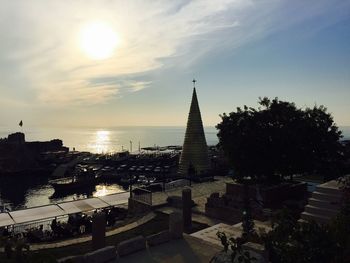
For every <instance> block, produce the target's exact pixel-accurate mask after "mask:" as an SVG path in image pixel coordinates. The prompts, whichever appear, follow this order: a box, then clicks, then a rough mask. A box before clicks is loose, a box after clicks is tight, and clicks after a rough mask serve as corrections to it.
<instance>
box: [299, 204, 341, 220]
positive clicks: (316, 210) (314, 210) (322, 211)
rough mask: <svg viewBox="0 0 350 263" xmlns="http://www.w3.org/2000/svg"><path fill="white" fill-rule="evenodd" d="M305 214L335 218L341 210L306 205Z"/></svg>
mask: <svg viewBox="0 0 350 263" xmlns="http://www.w3.org/2000/svg"><path fill="white" fill-rule="evenodd" d="M305 212H307V213H310V214H318V215H322V216H326V217H330V218H332V217H335V216H336V215H337V214H338V213H339V210H334V209H326V208H323V207H317V206H312V205H306V206H305Z"/></svg>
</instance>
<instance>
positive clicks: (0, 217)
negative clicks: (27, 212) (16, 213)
mask: <svg viewBox="0 0 350 263" xmlns="http://www.w3.org/2000/svg"><path fill="white" fill-rule="evenodd" d="M13 224H15V222H14V221H13V220H12V218H11V217H10V216H9V214H8V213H1V214H0V227H2V226H9V225H13Z"/></svg>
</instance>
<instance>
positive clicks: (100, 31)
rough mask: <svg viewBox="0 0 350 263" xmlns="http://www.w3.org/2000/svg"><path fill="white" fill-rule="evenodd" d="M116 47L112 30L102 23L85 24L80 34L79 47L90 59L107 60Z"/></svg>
mask: <svg viewBox="0 0 350 263" xmlns="http://www.w3.org/2000/svg"><path fill="white" fill-rule="evenodd" d="M117 45H118V36H117V33H116V32H115V31H114V30H113V28H112V27H111V26H110V25H108V24H106V23H103V22H92V23H88V24H86V25H85V26H84V27H83V28H82V29H81V32H80V47H81V49H82V50H83V51H84V52H85V54H86V55H87V56H89V57H90V58H92V59H107V58H109V57H111V56H112V55H113V52H114V50H115V48H116V47H117Z"/></svg>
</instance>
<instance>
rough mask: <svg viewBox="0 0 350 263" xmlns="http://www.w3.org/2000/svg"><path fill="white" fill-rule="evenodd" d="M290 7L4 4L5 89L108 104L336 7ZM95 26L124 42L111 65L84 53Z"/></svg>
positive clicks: (273, 1) (269, 0) (247, 1)
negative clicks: (161, 76) (86, 35)
mask: <svg viewBox="0 0 350 263" xmlns="http://www.w3.org/2000/svg"><path fill="white" fill-rule="evenodd" d="M288 2H289V1H280V0H266V1H253V0H215V1H213V0H196V1H187V0H176V1H175V0H174V1H146V0H144V1H142V0H140V1H110V0H108V1H107V0H100V1H88V2H87V1H82V0H80V1H69V2H67V1H58V0H57V1H54V0H47V1H40V0H32V1H19V0H8V1H2V8H1V10H0V33H1V35H2V40H1V42H0V72H2V73H0V74H1V75H0V86H1V88H2V89H3V90H4V91H5V90H6V92H4V93H8V94H10V93H12V95H13V94H14V93H16V92H18V93H20V92H22V91H23V90H29V91H30V92H34V95H33V96H34V97H35V99H36V101H37V103H39V104H40V103H43V104H51V105H54V104H58V105H67V104H79V105H80V104H96V103H103V102H106V101H108V100H109V99H110V98H113V97H114V96H117V95H121V94H123V93H125V92H135V91H139V90H141V89H144V88H146V87H148V86H150V85H152V83H151V82H150V81H149V80H140V79H139V78H138V75H141V74H142V75H144V74H145V72H149V71H152V70H157V69H161V68H162V67H164V66H168V67H169V66H177V65H180V64H181V65H184V66H186V65H189V64H191V63H194V62H195V61H196V60H197V59H198V58H200V57H203V56H204V55H205V54H207V53H208V52H211V51H213V50H218V49H222V48H227V49H229V50H232V49H234V48H236V47H239V46H241V45H242V44H244V43H247V42H249V41H252V40H255V39H258V38H261V37H263V36H266V35H267V34H270V33H271V32H275V31H277V30H283V29H285V28H287V27H288V26H291V25H293V24H296V23H300V22H302V21H303V20H305V19H310V18H312V17H314V16H318V15H321V14H323V13H324V12H325V11H326V10H328V9H329V8H330V6H331V4H330V3H329V1H325V0H318V1H307V2H305V1H290V2H293V3H294V2H295V4H289V3H290V2H289V3H288ZM335 2H336V3H335V5H339V8H338V9H339V10H340V9H341V8H344V7H341V6H340V5H341V4H339V3H340V2H339V1H335ZM345 2H347V1H345ZM347 6H349V4H348V3H347ZM332 7H333V8H334V3H332ZM291 10H292V12H291ZM93 20H101V21H105V22H106V23H109V24H110V25H111V26H112V27H113V28H115V30H116V32H117V33H118V34H119V36H120V39H121V42H120V46H119V47H118V48H117V49H116V52H115V55H114V56H113V57H111V58H110V59H107V60H102V61H93V60H90V59H88V58H87V57H86V56H85V55H84V54H83V53H82V51H81V49H80V48H79V45H78V39H77V36H78V35H79V30H80V29H81V27H82V25H83V24H84V23H86V22H88V21H93ZM167 58H172V59H170V60H164V59H167ZM165 61H167V62H165ZM165 63H168V64H167V65H165ZM133 76H134V77H135V78H133Z"/></svg>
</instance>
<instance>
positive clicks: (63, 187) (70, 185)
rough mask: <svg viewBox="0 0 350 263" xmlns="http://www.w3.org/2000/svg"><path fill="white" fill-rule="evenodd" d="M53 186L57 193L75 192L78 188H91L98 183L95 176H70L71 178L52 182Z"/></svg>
mask: <svg viewBox="0 0 350 263" xmlns="http://www.w3.org/2000/svg"><path fill="white" fill-rule="evenodd" d="M51 185H52V187H53V188H54V189H55V193H56V192H57V193H62V192H64V193H66V192H74V191H77V190H82V191H83V190H84V189H91V188H94V187H95V185H96V179H95V178H79V179H76V178H74V177H73V178H70V179H69V180H60V181H56V182H51Z"/></svg>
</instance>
